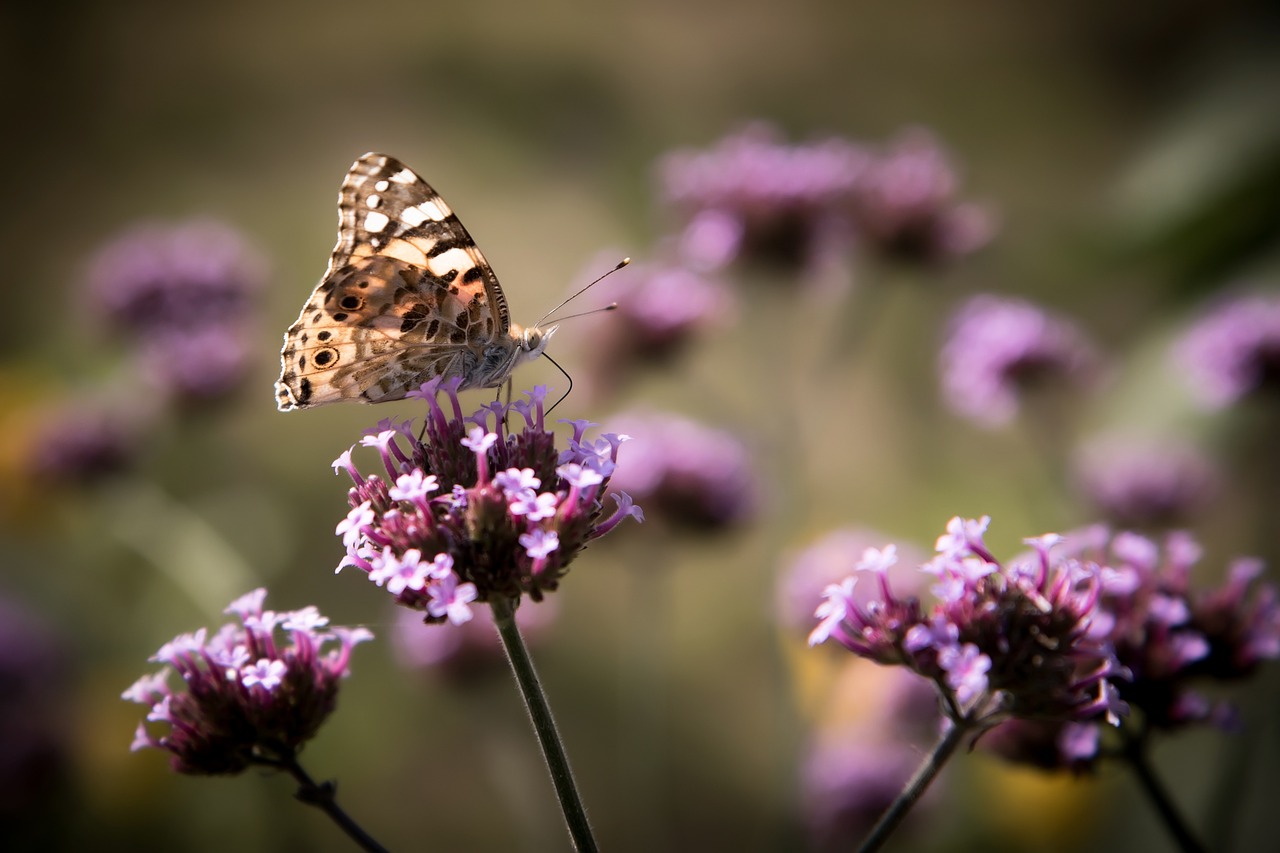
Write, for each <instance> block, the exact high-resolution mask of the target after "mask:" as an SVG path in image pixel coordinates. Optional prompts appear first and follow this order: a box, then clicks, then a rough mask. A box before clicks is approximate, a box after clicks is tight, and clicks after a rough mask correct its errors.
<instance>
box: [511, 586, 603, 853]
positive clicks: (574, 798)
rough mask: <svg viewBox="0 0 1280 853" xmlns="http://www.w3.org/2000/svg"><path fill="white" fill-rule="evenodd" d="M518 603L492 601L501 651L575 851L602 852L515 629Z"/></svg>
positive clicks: (525, 649) (522, 642)
mask: <svg viewBox="0 0 1280 853" xmlns="http://www.w3.org/2000/svg"><path fill="white" fill-rule="evenodd" d="M515 605H516V602H514V601H509V600H507V599H493V600H492V601H490V602H489V607H490V608H491V609H492V610H493V622H494V624H495V625H496V626H497V628H498V636H499V637H501V638H502V647H503V648H504V649H505V650H506V652H507V660H508V661H510V662H511V670H512V672H514V673H515V676H516V682H517V683H518V684H519V685H520V694H521V695H522V696H523V697H524V704H525V709H526V710H527V711H528V712H529V720H530V722H532V723H533V730H534V732H535V733H536V734H537V736H538V745H539V746H541V747H542V758H543V760H544V761H546V762H547V769H548V770H549V771H550V772H551V783H552V784H553V785H554V786H555V789H556V797H557V799H559V800H560V810H561V811H562V812H563V813H564V819H565V823H567V824H568V827H569V836H570V837H571V838H572V839H573V846H574V849H576V850H580V851H584V853H587V851H590V853H595V851H597V850H598V849H599V847H598V846H597V845H596V840H595V838H594V837H593V836H592V834H591V824H590V823H589V822H588V821H587V811H586V809H585V808H584V807H583V805H582V797H581V796H580V795H579V794H578V787H577V785H575V784H574V781H573V771H572V770H571V769H570V767H569V757H568V756H567V755H565V751H564V744H563V743H562V742H561V740H560V733H559V732H558V731H556V722H555V720H554V719H553V718H552V716H551V706H550V705H548V704H547V697H546V694H545V693H543V691H542V683H541V682H540V681H539V680H538V673H537V671H536V670H535V669H534V668H533V658H531V657H530V656H529V649H528V648H527V647H526V646H525V644H524V638H523V637H521V636H520V629H519V628H518V627H517V626H516V610H515Z"/></svg>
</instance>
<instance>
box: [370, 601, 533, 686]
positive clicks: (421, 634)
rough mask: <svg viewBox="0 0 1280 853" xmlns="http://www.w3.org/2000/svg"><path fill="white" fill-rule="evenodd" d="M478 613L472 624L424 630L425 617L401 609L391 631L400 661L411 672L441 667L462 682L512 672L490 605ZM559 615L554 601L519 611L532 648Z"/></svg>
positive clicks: (519, 622) (519, 621) (518, 618)
mask: <svg viewBox="0 0 1280 853" xmlns="http://www.w3.org/2000/svg"><path fill="white" fill-rule="evenodd" d="M472 613H473V616H474V618H472V619H471V620H470V621H467V622H463V623H460V624H459V623H452V622H448V621H445V622H444V623H442V624H440V625H438V626H436V627H435V628H433V629H432V630H430V631H424V630H423V629H422V615H421V614H420V613H418V612H416V611H413V610H409V609H407V608H404V607H397V608H396V616H395V622H394V624H393V625H392V628H391V631H392V633H391V644H392V650H393V651H394V652H395V655H396V659H397V660H398V661H399V662H400V664H401V665H402V666H404V667H407V668H410V669H421V670H427V669H436V670H438V671H440V672H441V673H442V674H444V675H446V676H448V677H452V678H458V679H471V678H475V677H476V676H477V675H478V674H480V673H488V672H492V671H494V670H495V669H498V668H501V669H503V670H505V669H507V659H506V655H505V654H504V653H503V650H502V644H501V642H499V640H498V632H497V631H496V630H494V627H493V616H492V612H491V611H490V610H489V608H487V607H478V608H474V609H473V610H472ZM557 615H558V611H557V607H556V600H555V598H554V597H553V598H548V599H546V600H545V601H542V602H539V603H538V604H536V605H533V604H528V603H526V604H525V605H524V606H522V607H520V608H519V609H518V610H516V625H518V626H519V628H520V633H521V634H522V635H523V636H524V639H525V641H526V642H527V643H529V644H531V645H532V644H536V643H538V642H539V641H540V640H541V638H542V637H543V636H544V635H545V634H546V633H547V631H548V630H549V629H550V627H551V625H552V623H554V621H555V619H556V617H557Z"/></svg>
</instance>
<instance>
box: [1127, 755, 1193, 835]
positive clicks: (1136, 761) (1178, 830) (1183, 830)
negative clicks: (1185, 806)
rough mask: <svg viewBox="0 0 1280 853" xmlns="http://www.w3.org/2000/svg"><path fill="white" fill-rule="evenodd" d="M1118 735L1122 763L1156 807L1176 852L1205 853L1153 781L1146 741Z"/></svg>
mask: <svg viewBox="0 0 1280 853" xmlns="http://www.w3.org/2000/svg"><path fill="white" fill-rule="evenodd" d="M1120 734H1121V736H1122V737H1123V738H1124V757H1125V759H1126V760H1127V761H1128V762H1129V766H1130V767H1132V768H1133V772H1134V773H1136V774H1137V776H1138V781H1139V782H1140V783H1142V790H1143V792H1145V793H1146V795H1147V798H1148V799H1149V800H1151V804H1152V805H1153V806H1155V809H1156V811H1157V812H1159V813H1160V817H1161V819H1163V820H1164V824H1165V826H1166V827H1167V828H1168V829H1169V834H1171V835H1172V836H1173V839H1174V841H1175V842H1177V845H1178V849H1179V850H1181V851H1183V853H1204V851H1205V848H1204V845H1202V844H1201V843H1200V842H1199V840H1197V839H1196V837H1195V836H1194V835H1193V834H1192V833H1191V829H1190V828H1189V827H1188V826H1187V824H1186V821H1184V820H1183V818H1182V814H1181V813H1180V812H1179V811H1178V808H1177V806H1175V805H1174V804H1173V800H1172V799H1171V798H1170V797H1169V792H1168V791H1166V790H1165V788H1164V785H1162V784H1161V783H1160V780H1159V779H1158V778H1156V774H1155V771H1154V770H1153V769H1152V767H1151V763H1150V761H1148V760H1147V741H1146V738H1144V737H1141V736H1138V735H1135V734H1133V733H1132V732H1127V731H1124V730H1123V729H1122V730H1121V732H1120Z"/></svg>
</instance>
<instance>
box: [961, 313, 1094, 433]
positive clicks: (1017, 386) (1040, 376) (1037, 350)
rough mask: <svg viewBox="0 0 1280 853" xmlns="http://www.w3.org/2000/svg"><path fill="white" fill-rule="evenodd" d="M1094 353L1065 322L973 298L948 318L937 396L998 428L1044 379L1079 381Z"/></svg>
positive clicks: (1088, 375)
mask: <svg viewBox="0 0 1280 853" xmlns="http://www.w3.org/2000/svg"><path fill="white" fill-rule="evenodd" d="M1097 364H1098V358H1097V355H1096V354H1095V352H1094V349H1093V347H1092V345H1090V343H1089V342H1088V340H1087V339H1086V338H1085V336H1084V335H1083V333H1082V332H1081V331H1080V330H1079V329H1078V328H1077V327H1076V326H1075V325H1074V324H1072V323H1070V322H1068V321H1067V320H1065V319H1063V318H1061V317H1056V316H1054V315H1052V314H1050V313H1049V312H1047V311H1045V310H1044V309H1042V308H1040V307H1038V306H1036V305H1033V304H1031V303H1030V302H1026V301H1023V300H1021V299H1009V298H1005V297H999V296H991V295H985V294H984V295H979V296H975V297H973V298H972V299H970V300H969V301H968V302H966V303H965V304H964V305H962V306H961V307H960V309H959V310H958V311H957V312H956V314H955V315H954V316H953V317H952V319H951V323H950V330H949V332H948V335H947V339H946V341H945V342H944V344H943V346H942V350H941V352H940V354H939V367H940V370H941V378H942V391H943V397H944V399H945V400H946V402H947V404H948V405H949V406H950V407H951V408H952V409H953V410H954V411H955V412H956V413H957V414H959V415H961V416H963V417H965V418H968V419H970V420H972V421H974V422H975V423H977V424H979V425H981V426H984V427H998V426H1003V425H1005V424H1007V423H1009V422H1010V421H1012V420H1013V419H1014V417H1015V416H1016V415H1017V414H1018V409H1019V406H1020V403H1021V398H1022V396H1023V395H1024V393H1026V392H1027V391H1030V390H1033V389H1034V388H1036V387H1037V386H1038V385H1040V384H1041V383H1043V382H1045V381H1049V380H1056V381H1065V382H1068V383H1073V384H1077V385H1079V384H1084V383H1086V382H1088V381H1089V380H1090V379H1092V378H1093V376H1094V374H1095V372H1096V368H1097Z"/></svg>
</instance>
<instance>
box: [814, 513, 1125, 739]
mask: <svg viewBox="0 0 1280 853" xmlns="http://www.w3.org/2000/svg"><path fill="white" fill-rule="evenodd" d="M988 521H989V519H987V518H985V517H984V518H982V519H978V520H964V519H960V518H953V519H951V521H950V522H949V523H948V525H947V532H946V533H945V534H944V535H942V536H940V537H939V538H938V543H937V550H938V554H937V556H935V557H934V558H933V559H932V560H930V561H929V562H928V563H925V564H924V565H922V566H921V567H920V568H921V571H923V572H925V573H926V574H930V575H933V576H934V577H936V578H937V580H938V583H937V584H936V585H935V586H934V588H933V589H934V593H935V595H937V596H938V598H939V600H938V602H937V603H936V604H935V605H934V606H933V608H932V609H931V610H930V611H928V612H927V613H926V612H925V611H924V609H923V608H922V607H921V605H920V602H919V600H918V599H916V598H915V597H914V596H911V597H907V598H905V599H904V598H901V597H899V595H898V594H897V593H895V592H894V591H893V589H892V588H891V587H890V584H889V580H888V574H887V572H888V569H889V567H890V566H891V565H892V563H893V562H894V561H895V557H896V554H895V549H894V546H892V545H889V546H887V547H886V548H884V549H876V548H869V549H867V551H866V552H865V553H864V554H863V558H862V560H861V562H860V563H858V566H857V569H858V574H857V575H853V576H850V577H848V578H846V579H845V580H844V581H843V582H841V583H840V584H833V585H832V586H830V587H828V588H827V590H826V592H825V600H824V601H823V603H822V604H821V605H820V606H819V608H818V610H817V613H816V614H815V615H816V616H818V618H819V620H820V621H819V624H818V626H817V627H816V628H815V629H814V630H813V632H812V633H811V634H810V637H809V642H810V644H811V645H816V644H818V643H822V642H825V641H826V640H828V639H833V640H835V641H836V642H838V643H840V644H841V645H843V646H845V647H846V648H847V649H849V650H850V651H852V652H854V653H855V654H857V655H859V656H860V657H865V658H868V659H870V660H873V661H876V662H877V663H881V664H893V665H899V666H905V667H907V668H908V669H910V670H912V671H913V672H916V673H917V674H919V675H921V676H924V677H925V678H927V679H928V680H930V681H932V682H933V683H934V685H935V686H936V687H937V689H938V691H939V695H941V696H942V698H943V700H944V706H945V707H944V711H945V713H946V714H947V716H948V717H950V718H951V719H953V720H955V721H956V722H957V723H961V722H963V723H964V724H966V725H971V726H972V725H976V726H978V727H980V728H982V727H988V726H991V725H994V724H995V723H997V722H999V721H1001V720H1004V719H1008V718H1025V719H1055V720H1091V719H1094V718H1095V717H1098V716H1105V717H1106V718H1107V720H1108V721H1109V722H1112V723H1116V722H1118V718H1119V715H1120V714H1123V713H1125V708H1124V706H1123V703H1122V702H1120V701H1119V700H1118V698H1117V694H1116V687H1115V684H1114V683H1113V682H1114V681H1115V680H1118V679H1122V678H1123V677H1124V671H1123V668H1122V667H1121V666H1120V665H1119V663H1118V662H1117V661H1116V658H1115V654H1114V652H1113V651H1112V649H1111V648H1110V647H1109V646H1108V645H1107V644H1106V643H1105V642H1101V641H1099V640H1098V639H1097V638H1096V637H1094V636H1092V634H1091V626H1092V625H1093V623H1094V619H1095V613H1096V610H1097V605H1098V600H1099V596H1100V594H1101V589H1102V582H1103V580H1102V578H1101V576H1100V575H1099V572H1098V570H1097V566H1095V565H1093V564H1090V563H1085V562H1081V561H1079V560H1076V559H1054V558H1051V557H1050V554H1049V549H1050V547H1051V546H1052V545H1053V543H1054V542H1055V541H1056V540H1057V537H1055V536H1053V535H1047V536H1042V537H1038V538H1036V539H1029V540H1027V542H1028V544H1031V545H1032V546H1033V548H1034V554H1033V555H1032V556H1030V557H1024V558H1019V559H1018V560H1014V561H1011V562H1010V563H1008V564H1007V565H1003V566H1002V565H1001V564H1000V563H998V562H997V561H996V559H995V557H993V556H992V555H991V553H990V552H989V551H988V550H987V548H986V545H985V544H984V543H983V535H984V533H985V531H986V527H987V523H988ZM859 582H862V583H866V584H871V585H873V587H874V589H875V591H876V595H875V596H874V597H873V598H871V599H870V600H869V601H868V600H864V601H860V600H858V599H857V598H856V597H855V596H854V594H853V590H854V587H855V586H856V585H858V583H859Z"/></svg>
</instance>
